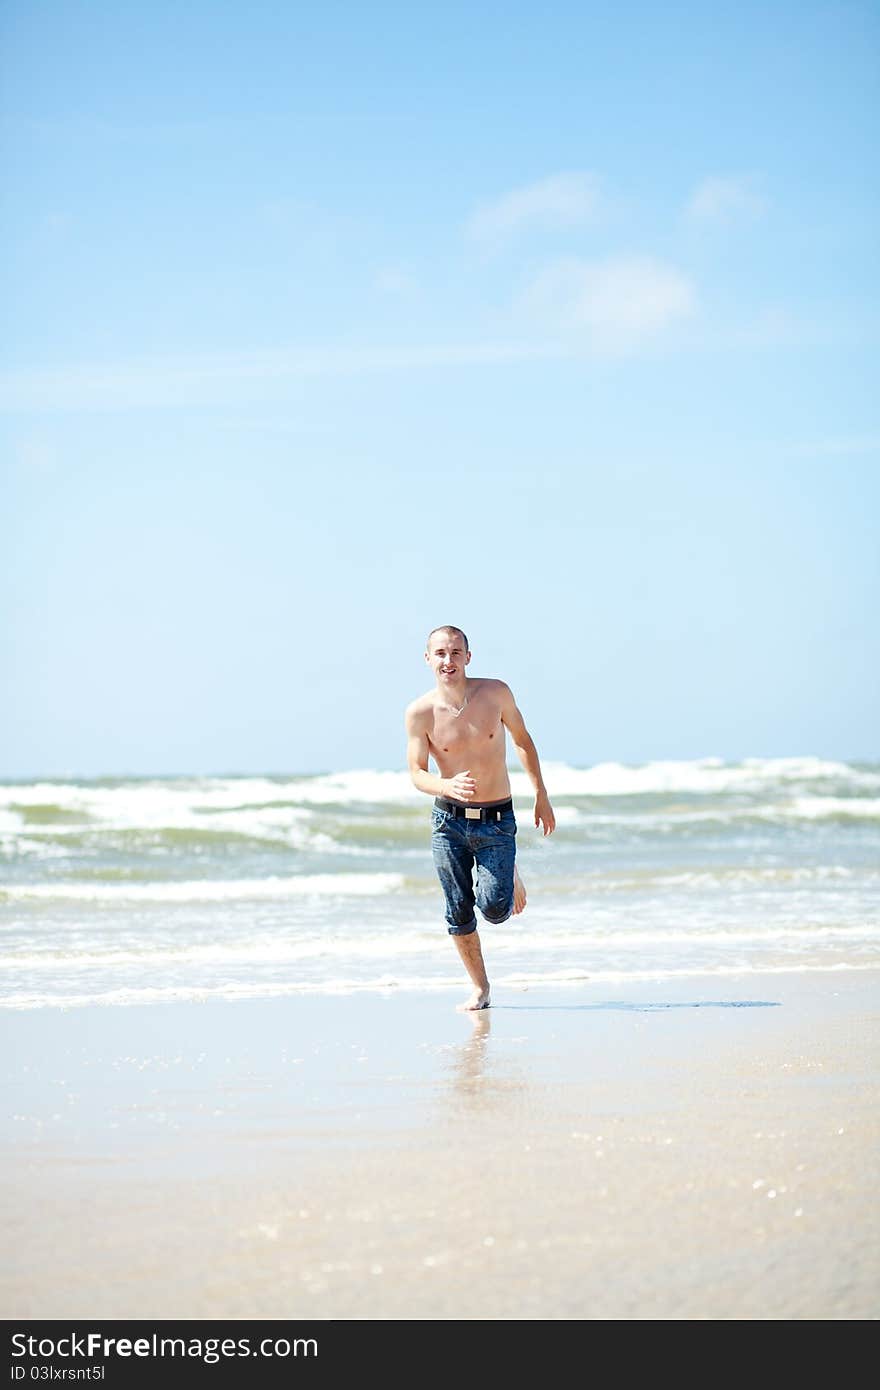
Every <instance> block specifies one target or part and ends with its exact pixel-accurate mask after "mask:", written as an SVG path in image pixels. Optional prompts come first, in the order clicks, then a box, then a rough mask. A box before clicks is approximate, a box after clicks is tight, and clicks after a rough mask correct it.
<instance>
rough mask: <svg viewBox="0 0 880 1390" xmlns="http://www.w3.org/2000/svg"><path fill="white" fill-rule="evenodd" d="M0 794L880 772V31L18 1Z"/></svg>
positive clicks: (3, 85)
mask: <svg viewBox="0 0 880 1390" xmlns="http://www.w3.org/2000/svg"><path fill="white" fill-rule="evenodd" d="M0 63H2V71H0V90H2V97H0V101H2V105H0V137H2V147H0V159H2V173H3V178H2V185H3V194H2V196H3V204H4V208H3V216H2V231H0V237H2V255H0V282H2V283H0V293H2V298H3V302H4V304H5V306H6V307H5V314H4V324H5V328H4V331H3V333H2V340H0V613H2V619H0V674H2V679H0V776H4V777H7V778H26V777H38V776H39V777H42V776H47V777H49V776H123V775H167V774H175V773H179V774H197V775H201V774H212V773H217V774H221V773H236V772H241V773H245V772H269V773H279V774H282V773H289V772H318V771H331V770H342V769H351V768H399V767H403V766H404V762H405V745H404V736H403V710H404V708H405V706H406V704H407V703H408V702H409V701H410V700H411V699H413V698H414V697H415V696H416V695H418V694H420V693H421V692H422V691H423V690H426V689H428V688H429V687H430V685H431V673H430V671H429V670H428V668H427V667H426V665H425V663H424V656H423V653H424V649H425V638H426V635H427V633H428V630H429V629H430V628H432V627H434V626H436V625H438V624H440V623H447V622H451V623H455V624H457V625H458V626H460V627H463V628H464V630H465V631H466V632H467V634H468V637H469V638H470V645H471V650H472V652H473V658H472V661H471V666H470V668H469V672H470V674H471V675H475V676H479V675H489V676H496V677H500V678H502V679H504V680H506V681H507V682H508V683H509V684H510V686H511V688H512V689H513V691H514V695H515V697H516V698H517V701H518V703H519V706H520V708H521V709H522V712H523V714H524V716H525V719H526V723H527V725H528V727H529V729H530V731H531V733H532V735H533V737H534V739H535V741H536V743H537V746H538V749H539V752H540V754H541V756H542V758H543V759H544V760H545V761H546V760H553V761H560V762H566V763H569V764H572V765H576V766H591V765H593V764H595V763H599V762H605V761H619V762H624V763H640V762H645V761H648V760H652V759H667V758H669V759H679V758H681V759H689V758H701V757H721V758H724V759H730V760H738V759H740V758H745V757H788V756H810V755H813V756H818V757H824V758H842V759H852V760H856V759H862V760H872V759H873V760H877V759H880V736H878V730H880V720H878V712H880V639H878V618H877V615H878V612H880V540H878V537H880V481H878V480H880V408H878V401H880V393H878V389H877V385H878V382H877V372H876V366H877V348H878V341H880V312H878V295H877V288H878V275H877V269H878V245H880V241H878V235H877V233H878V202H880V199H878V172H877V161H876V150H877V142H878V133H880V132H878V75H880V8H878V6H877V5H876V4H866V3H857V4H847V3H834V4H813V3H810V2H809V0H798V3H773V0H769V3H768V0H762V3H752V2H751V0H743V3H741V4H738V5H737V6H717V5H710V4H697V3H678V4H657V3H626V0H623V3H614V4H611V3H608V4H606V3H590V0H580V3H571V4H569V3H553V0H551V2H550V3H547V4H543V5H540V6H539V5H537V4H535V3H531V4H523V3H518V0H512V3H506V4H503V5H502V4H489V3H487V4H480V3H477V4H474V3H468V4H459V3H448V2H447V0H444V3H443V4H442V5H440V4H434V3H430V0H429V3H426V4H424V5H412V4H394V3H371V2H370V0H365V3H362V4H355V3H347V4H341V3H333V2H332V0H331V2H330V3H327V2H326V0H322V3H321V4H320V5H317V4H308V5H306V4H301V3H296V0H293V2H292V3H282V0H274V3H270V2H269V0H250V3H248V4H247V5H245V4H230V3H219V2H218V0H215V3H206V2H205V0H202V2H200V0H174V3H173V4H172V3H169V0H150V3H149V4H147V3H145V2H144V3H124V4H120V3H119V2H118V0H113V3H105V2H104V0H91V3H82V2H81V0H63V2H60V0H4V3H3V4H2V6H0Z"/></svg>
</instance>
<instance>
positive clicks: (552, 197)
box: [467, 172, 599, 244]
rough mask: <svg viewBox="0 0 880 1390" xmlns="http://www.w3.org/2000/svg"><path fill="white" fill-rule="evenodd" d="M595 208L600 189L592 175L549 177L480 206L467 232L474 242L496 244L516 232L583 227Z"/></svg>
mask: <svg viewBox="0 0 880 1390" xmlns="http://www.w3.org/2000/svg"><path fill="white" fill-rule="evenodd" d="M598 205H599V185H598V180H597V179H596V176H595V175H594V174H588V173H577V172H573V173H562V174H552V175H550V177H549V178H546V179H539V180H538V182H537V183H530V184H526V185H525V186H524V187H523V188H514V189H513V190H512V191H511V192H510V193H505V194H504V196H503V197H501V198H496V199H494V200H493V201H492V202H486V203H481V204H480V206H479V207H477V208H476V210H475V211H474V213H473V214H472V215H471V217H470V219H469V221H468V224H467V230H468V232H469V234H470V235H471V236H472V237H473V238H474V239H475V240H477V241H480V242H483V243H484V244H492V243H496V244H497V243H501V242H504V241H506V240H507V239H508V238H509V237H511V236H513V235H514V234H515V233H518V232H523V231H528V230H535V229H538V230H547V229H550V230H555V229H558V228H560V227H562V228H565V227H580V226H583V224H584V223H585V222H589V221H591V220H592V219H593V218H594V217H595V215H596V211H597V208H598Z"/></svg>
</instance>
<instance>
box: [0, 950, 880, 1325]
mask: <svg viewBox="0 0 880 1390" xmlns="http://www.w3.org/2000/svg"><path fill="white" fill-rule="evenodd" d="M448 994H449V997H448V1000H447V997H445V996H444V995H441V994H440V993H439V992H436V993H435V992H432V993H426V994H424V995H421V996H416V995H410V996H404V997H401V996H399V995H394V994H387V995H379V994H373V993H369V994H368V993H365V992H358V993H356V994H346V995H339V996H331V997H323V998H316V997H314V996H311V997H309V996H301V995H300V996H288V997H283V998H270V999H260V1000H246V1001H229V1000H210V1001H206V1002H203V1003H198V1004H193V1003H188V1004H183V1003H177V1004H168V1003H165V1004H150V1005H141V1006H138V1007H136V1008H127V1009H125V1008H119V1009H114V1008H98V1007H92V1008H89V1007H82V1008H78V1009H73V1010H57V1009H53V1010H48V1009H42V1010H20V1011H7V1013H6V1014H5V1017H4V1021H3V1023H2V1025H0V1026H2V1028H3V1031H4V1033H5V1035H6V1039H7V1048H6V1051H7V1056H8V1058H9V1063H8V1075H9V1080H8V1082H7V1090H8V1097H9V1101H10V1103H9V1104H8V1105H7V1106H6V1107H4V1112H5V1113H7V1114H8V1115H9V1116H11V1117H12V1118H9V1119H7V1120H6V1121H4V1126H3V1129H2V1132H0V1143H2V1147H3V1153H4V1167H5V1171H6V1174H7V1181H6V1184H5V1192H4V1196H3V1198H2V1218H0V1219H2V1226H3V1231H4V1235H5V1236H6V1243H7V1247H8V1248H9V1249H10V1250H12V1251H14V1252H15V1255H14V1257H13V1258H11V1259H10V1260H9V1261H8V1263H7V1267H6V1269H5V1270H4V1272H3V1274H2V1276H0V1287H2V1295H0V1297H2V1306H3V1310H4V1316H5V1317H7V1318H8V1317H13V1316H14V1317H22V1318H23V1317H28V1318H74V1317H86V1316H88V1317H98V1316H102V1317H117V1318H129V1317H135V1318H165V1317H181V1316H183V1317H192V1318H196V1317H198V1318H209V1319H215V1318H216V1319H219V1318H231V1319H235V1318H273V1317H309V1318H325V1319H337V1318H343V1319H347V1318H370V1319H380V1320H381V1319H386V1318H389V1319H390V1318H402V1319H409V1318H429V1319H432V1320H433V1319H446V1318H450V1319H451V1318H465V1319H482V1318H485V1319H513V1318H536V1319H554V1318H557V1319H558V1318H561V1319H585V1318H602V1319H614V1318H622V1319H629V1318H635V1319H644V1318H660V1319H670V1318H712V1319H718V1318H734V1319H735V1318H786V1319H790V1318H810V1319H816V1318H818V1319H828V1318H873V1317H875V1316H876V1315H877V1289H878V1273H880V1257H878V1250H880V1242H878V1240H877V1236H878V1226H880V1218H878V1211H880V1205H878V1202H877V1196H878V1192H877V1188H878V1185H880V1184H878V1179H877V1177H876V1162H875V1155H876V1144H877V1138H878V1128H880V1119H878V1116H880V1110H878V1107H877V1099H878V1089H880V1088H878V1066H877V1062H878V1056H877V1041H876V1017H877V1013H878V1002H880V971H853V972H839V971H829V972H822V973H821V974H820V973H819V972H816V973H810V974H807V975H805V974H801V973H799V974H782V973H778V974H777V973H774V974H772V975H771V974H765V975H742V976H739V977H725V978H724V979H723V980H720V979H719V978H718V977H717V976H715V977H712V978H711V979H707V978H706V977H689V978H687V979H677V980H670V979H668V978H667V979H663V980H660V981H641V982H632V981H630V982H627V983H626V984H616V985H614V987H613V988H612V987H611V986H609V985H608V983H607V982H592V983H591V982H579V983H578V984H577V985H576V986H573V985H566V986H558V987H555V988H552V987H545V986H542V987H533V988H531V989H529V990H528V991H523V990H516V989H514V988H509V987H508V988H498V989H497V993H496V999H495V1001H494V1003H493V1007H492V1008H491V1009H489V1010H486V1011H482V1012H480V1013H476V1014H471V1015H468V1014H461V1013H457V1012H456V1011H455V1007H454V1005H455V1003H456V1002H458V998H459V996H458V995H457V994H456V995H455V997H453V992H452V991H451V990H450V991H449V992H448ZM463 995H464V989H462V991H461V997H463Z"/></svg>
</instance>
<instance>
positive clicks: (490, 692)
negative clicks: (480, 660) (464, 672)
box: [419, 678, 510, 806]
mask: <svg viewBox="0 0 880 1390" xmlns="http://www.w3.org/2000/svg"><path fill="white" fill-rule="evenodd" d="M505 690H506V686H505V685H504V684H503V683H502V682H501V681H495V680H481V679H478V678H476V679H473V680H470V681H468V694H467V703H466V704H465V706H464V708H463V709H462V711H461V713H460V714H455V713H454V712H453V711H452V709H451V708H449V707H448V706H447V705H445V704H444V703H443V699H442V696H441V695H440V693H439V691H436V690H431V691H429V692H428V693H427V694H426V695H425V696H423V697H422V700H421V701H420V702H419V705H420V713H422V714H423V717H424V719H425V729H426V733H427V738H428V747H429V749H430V753H431V756H432V758H433V759H434V761H435V762H436V764H437V767H438V768H439V770H440V776H441V777H454V776H455V774H456V773H457V772H464V771H465V770H469V771H470V775H471V777H473V779H474V781H475V782H476V790H475V792H474V796H473V800H472V801H471V802H470V804H471V805H472V806H473V805H479V804H482V803H484V802H489V801H503V800H505V798H507V797H509V796H510V778H509V776H508V772H507V759H506V748H505V742H506V740H505V730H504V725H503V723H502V722H501V709H502V699H503V693H504V692H505Z"/></svg>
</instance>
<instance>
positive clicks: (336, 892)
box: [0, 874, 404, 903]
mask: <svg viewBox="0 0 880 1390" xmlns="http://www.w3.org/2000/svg"><path fill="white" fill-rule="evenodd" d="M403 883H404V878H403V875H402V874H300V875H298V876H296V877H293V878H272V877H270V878H260V879H234V880H224V879H205V880H200V879H195V880H190V881H188V882H185V883H167V882H166V883H31V884H26V885H22V886H21V887H9V888H6V889H3V890H0V901H2V900H3V899H6V900H7V901H11V902H27V901H29V900H34V899H41V900H47V899H49V900H55V901H59V902H61V901H79V902H108V903H125V902H132V903H172V902H173V903H195V902H245V901H251V900H257V899H267V898H268V899H277V898H298V897H309V896H321V897H333V898H336V897H349V896H355V897H369V896H373V895H376V894H382V893H394V892H397V891H398V890H399V889H401V888H402V887H403Z"/></svg>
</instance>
